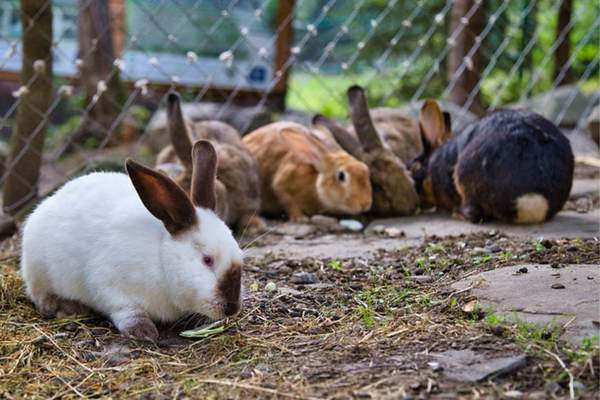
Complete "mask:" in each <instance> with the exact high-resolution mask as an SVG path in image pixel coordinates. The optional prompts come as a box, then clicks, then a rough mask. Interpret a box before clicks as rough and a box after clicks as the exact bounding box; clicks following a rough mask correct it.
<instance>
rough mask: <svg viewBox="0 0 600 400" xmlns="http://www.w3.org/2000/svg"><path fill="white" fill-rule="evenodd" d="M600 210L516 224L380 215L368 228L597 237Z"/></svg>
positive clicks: (417, 233) (419, 233)
mask: <svg viewBox="0 0 600 400" xmlns="http://www.w3.org/2000/svg"><path fill="white" fill-rule="evenodd" d="M598 221H600V210H598V209H596V210H592V211H590V212H588V213H586V214H580V213H577V212H575V211H562V212H560V213H558V214H557V215H556V216H555V217H554V218H553V219H552V220H550V221H548V222H546V223H543V224H539V225H516V224H507V223H501V222H489V223H485V224H473V223H470V222H467V221H463V220H459V219H455V218H452V217H451V216H450V215H449V214H447V213H441V212H439V213H438V212H436V213H424V214H421V215H417V216H411V217H397V218H386V219H377V220H374V221H372V222H371V223H370V224H369V226H367V229H366V231H367V232H370V231H374V229H382V228H381V227H382V226H383V227H384V228H383V229H384V230H385V228H387V227H397V228H398V229H401V230H402V231H404V233H405V235H406V239H407V240H410V239H413V240H414V239H421V238H423V237H424V236H431V235H436V236H456V235H461V234H471V233H478V232H489V231H491V230H497V231H501V232H504V233H505V234H507V235H509V236H516V237H521V238H539V237H543V238H547V239H560V238H593V237H598V236H600V223H599V222H598Z"/></svg>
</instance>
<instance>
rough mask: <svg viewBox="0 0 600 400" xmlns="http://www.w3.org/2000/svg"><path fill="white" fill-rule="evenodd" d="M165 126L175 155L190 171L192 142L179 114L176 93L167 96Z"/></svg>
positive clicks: (181, 114)
mask: <svg viewBox="0 0 600 400" xmlns="http://www.w3.org/2000/svg"><path fill="white" fill-rule="evenodd" d="M167 121H168V123H167V126H168V130H169V137H170V138H171V143H173V148H174V149H175V154H177V157H179V159H180V160H181V163H182V164H183V165H184V166H185V167H186V168H187V169H188V170H189V169H192V141H191V140H190V136H189V133H188V130H187V126H186V124H185V120H184V119H183V113H182V112H181V98H180V97H179V94H177V92H170V93H169V95H168V96H167Z"/></svg>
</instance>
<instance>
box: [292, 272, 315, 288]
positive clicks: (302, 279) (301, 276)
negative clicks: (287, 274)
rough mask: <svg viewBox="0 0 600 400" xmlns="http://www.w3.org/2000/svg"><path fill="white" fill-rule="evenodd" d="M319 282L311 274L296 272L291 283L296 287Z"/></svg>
mask: <svg viewBox="0 0 600 400" xmlns="http://www.w3.org/2000/svg"><path fill="white" fill-rule="evenodd" d="M317 282H319V278H317V276H316V275H315V274H313V273H312V272H304V271H300V272H296V273H295V274H294V275H292V283H296V284H298V285H310V284H312V283H317Z"/></svg>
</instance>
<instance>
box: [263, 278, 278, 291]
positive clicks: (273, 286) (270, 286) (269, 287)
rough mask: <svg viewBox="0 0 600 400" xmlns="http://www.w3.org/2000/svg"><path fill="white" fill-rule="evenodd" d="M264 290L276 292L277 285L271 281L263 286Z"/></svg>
mask: <svg viewBox="0 0 600 400" xmlns="http://www.w3.org/2000/svg"><path fill="white" fill-rule="evenodd" d="M265 290H266V291H267V292H275V291H277V285H276V284H275V282H273V281H270V282H267V284H266V285H265Z"/></svg>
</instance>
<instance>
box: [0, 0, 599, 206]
mask: <svg viewBox="0 0 600 400" xmlns="http://www.w3.org/2000/svg"><path fill="white" fill-rule="evenodd" d="M26 6H28V7H30V8H31V7H38V8H37V9H36V10H37V11H36V12H33V13H32V14H30V15H32V17H31V18H28V17H26V16H25V14H24V13H23V8H24V7H26ZM48 10H51V11H52V16H53V21H52V32H50V35H51V36H52V37H51V38H49V37H45V36H43V34H42V36H41V37H42V38H45V39H49V40H50V41H51V55H50V54H48V55H47V57H42V58H39V59H38V58H35V59H30V58H28V57H27V56H26V54H25V53H24V48H26V47H27V46H30V47H31V46H34V47H35V45H36V44H35V43H26V42H25V40H26V39H25V38H26V37H27V34H28V33H31V32H32V31H33V30H39V29H40V26H41V22H40V20H41V19H42V16H44V15H46V14H45V12H46V11H48ZM456 10H462V14H460V15H457V14H456ZM90 16H91V19H89V17H90ZM84 17H85V18H88V19H84ZM453 18H454V19H455V20H453ZM84 21H88V23H89V21H91V25H92V26H91V29H88V28H89V27H88V26H85V25H82V23H85V22H84ZM102 21H105V22H104V23H103V24H102ZM599 25H600V4H598V3H596V2H588V1H587V0H413V1H399V0H390V1H387V2H382V1H376V0H359V1H354V2H347V1H343V2H342V1H340V0H295V1H294V0H282V1H276V0H95V1H94V0H21V1H18V0H5V1H3V2H2V4H1V5H0V170H1V172H2V174H1V177H0V187H1V188H2V190H3V192H4V193H3V194H4V195H3V197H4V204H3V208H4V210H5V211H6V212H7V213H11V214H14V213H15V212H17V211H18V210H20V209H21V208H22V207H23V206H24V205H25V204H27V203H28V202H30V201H31V199H34V198H37V197H39V196H43V195H44V194H46V193H48V192H50V191H51V190H53V189H54V188H56V187H57V186H58V185H60V184H61V183H63V182H64V181H65V180H67V179H69V178H71V177H73V176H76V175H77V174H80V173H83V172H86V171H89V170H93V169H119V168H122V161H123V160H124V158H125V157H128V156H134V157H137V158H140V159H142V160H144V161H146V162H148V163H152V162H153V161H154V157H155V156H156V154H157V153H158V152H159V151H160V149H161V148H162V147H163V146H165V145H166V144H167V143H168V139H167V137H166V136H167V135H166V131H165V129H164V128H165V127H164V117H163V118H162V119H161V117H160V110H161V109H162V108H163V107H162V106H163V105H164V104H165V101H166V94H167V93H168V92H169V91H170V90H178V91H180V92H181V93H182V94H183V98H184V100H185V101H186V102H189V103H190V104H191V105H190V106H189V108H188V109H187V110H188V111H189V116H191V117H193V118H196V119H204V118H216V119H223V120H225V121H227V122H229V123H231V124H233V125H234V126H235V127H236V128H237V129H238V130H240V131H241V133H242V134H243V133H246V132H247V131H248V130H250V129H252V128H255V127H257V126H258V125H260V124H262V123H266V122H268V121H270V120H277V119H280V118H293V119H296V120H300V121H303V122H304V123H308V121H310V117H311V115H312V114H314V113H324V114H327V115H330V116H333V117H336V118H339V119H341V120H346V119H347V103H346V98H345V90H346V88H347V87H349V86H350V85H352V84H355V83H359V84H361V85H363V86H365V87H366V88H367V89H368V91H369V100H370V103H371V105H372V106H374V107H375V106H387V107H401V108H404V109H405V110H407V112H414V110H415V109H417V107H418V102H419V101H420V100H421V99H423V98H427V97H432V98H437V99H439V100H441V101H442V102H443V103H444V105H445V106H446V107H450V108H451V109H452V111H453V114H454V115H453V116H454V118H455V119H456V120H457V122H458V123H457V125H458V126H462V125H464V123H466V122H468V121H470V120H472V119H473V118H475V117H476V115H474V114H473V113H474V112H475V113H478V112H479V111H478V110H489V109H493V108H497V107H505V106H509V107H510V106H513V105H519V106H524V107H529V108H532V109H534V110H535V111H537V112H541V113H542V114H545V115H546V116H547V117H548V118H549V119H551V120H553V121H554V122H555V123H556V124H557V125H560V126H563V128H564V129H565V132H570V131H572V130H575V131H582V130H585V129H586V123H585V121H586V118H587V116H588V115H590V114H591V112H592V109H593V108H594V107H595V106H597V104H598V103H599V102H600V94H599V89H600V86H599V85H600V78H599V76H598V71H599V65H598V63H599V58H600V55H599V53H598V48H599V47H600V33H599V32H600V26H599ZM82 26H83V27H84V28H86V29H82V30H81V31H80V30H79V28H80V27H82ZM451 27H453V28H452V29H451ZM85 32H87V33H85ZM90 32H91V33H90ZM465 44H467V46H466V48H462V47H464V45H465ZM461 46H462V47H461ZM457 49H462V50H460V51H462V52H461V53H458V56H459V57H461V60H462V62H461V63H460V65H459V66H458V67H457V68H453V69H452V68H451V67H450V63H449V58H450V57H451V56H456V54H455V53H456V52H457V51H459V50H457ZM565 49H566V50H565ZM94 60H96V61H97V60H100V61H98V65H96V63H95V61H94ZM107 60H108V61H107ZM91 61H94V62H91ZM27 63H30V64H31V65H29V67H30V69H32V71H33V74H31V76H29V77H28V78H27V79H25V76H24V75H23V74H22V71H24V68H25V67H26V66H27V65H26V64H27ZM102 63H104V64H105V65H104V66H102V65H101V64H102ZM107 65H108V66H107ZM49 71H52V74H51V75H50V79H51V81H52V92H51V95H50V101H48V102H47V103H46V104H45V106H44V107H42V109H40V108H38V107H37V106H36V104H40V103H39V99H38V98H37V97H36V90H38V84H39V82H40V80H43V79H47V76H48V72H49ZM465 76H471V77H475V81H474V82H473V83H472V84H469V85H467V86H464V85H465V83H464V82H465ZM471 79H472V78H471ZM457 91H462V92H463V93H465V94H466V96H464V98H463V100H461V101H460V102H459V103H458V104H456V103H455V104H452V102H453V99H455V98H456V97H455V96H454V94H455V93H456V92H457ZM557 93H562V94H557ZM28 99H29V100H28ZM31 99H35V100H36V101H32V100H31ZM557 101H558V102H560V107H559V108H556V105H555V103H556V102H557ZM25 106H27V107H28V108H27V110H28V112H29V113H31V116H32V118H33V117H35V118H38V119H39V120H40V123H39V124H38V125H37V126H35V127H34V128H33V129H29V131H28V130H27V129H24V128H23V127H19V126H18V118H17V110H19V109H24V108H25ZM573 113H575V117H573ZM40 135H41V136H44V138H45V141H44V142H43V145H40V141H39V136H40ZM9 142H10V143H9ZM27 157H33V158H32V159H33V160H35V159H36V158H37V159H39V160H41V163H40V166H39V168H38V167H37V165H34V166H33V167H31V165H30V166H29V167H28V166H25V167H23V165H22V164H23V163H22V162H23V160H25V159H27V160H28V159H29V158H27ZM32 168H33V169H34V171H31V169H32ZM24 171H25V172H24ZM11 179H12V182H10V180H11ZM15 182H16V183H15ZM15 185H16V186H20V189H19V190H20V193H21V194H20V195H19V196H18V198H16V199H15V198H14V196H13V197H10V196H8V197H7V196H6V195H7V192H8V191H11V190H14V187H15ZM7 198H11V200H10V202H9V203H10V204H8V203H7V200H6V199H7Z"/></svg>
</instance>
